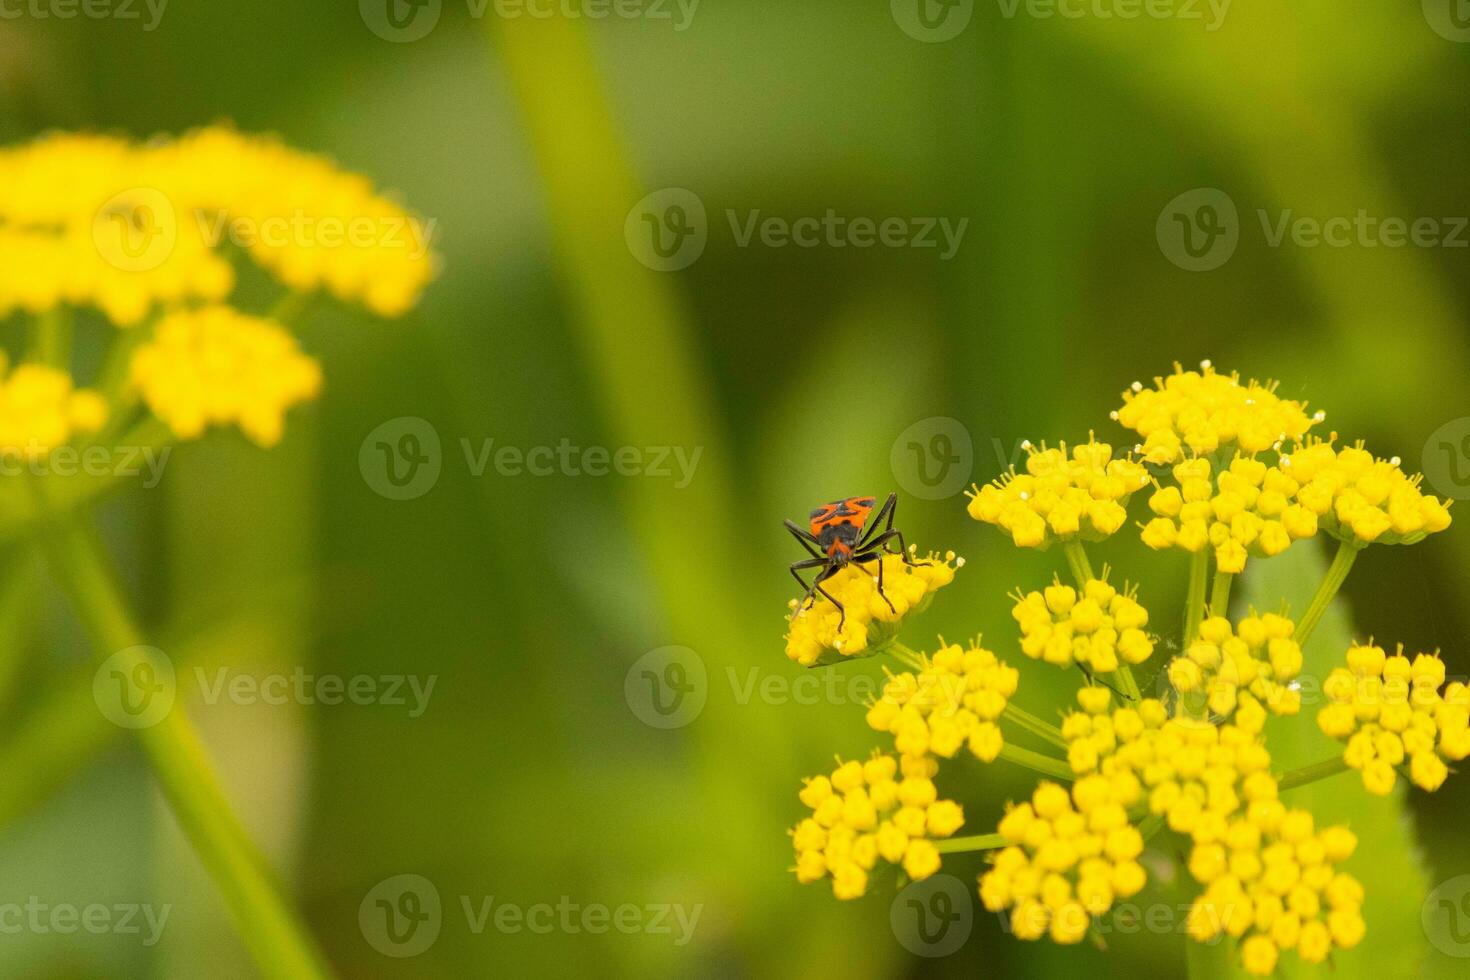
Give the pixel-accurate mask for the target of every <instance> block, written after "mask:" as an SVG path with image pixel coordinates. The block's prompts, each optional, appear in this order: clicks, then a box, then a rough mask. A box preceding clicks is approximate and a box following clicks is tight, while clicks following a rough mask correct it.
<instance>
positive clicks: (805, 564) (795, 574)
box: [791, 558, 827, 605]
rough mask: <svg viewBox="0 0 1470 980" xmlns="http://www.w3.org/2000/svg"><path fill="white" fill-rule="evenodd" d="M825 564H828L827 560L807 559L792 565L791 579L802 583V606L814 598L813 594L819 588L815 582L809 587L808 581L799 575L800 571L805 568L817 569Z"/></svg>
mask: <svg viewBox="0 0 1470 980" xmlns="http://www.w3.org/2000/svg"><path fill="white" fill-rule="evenodd" d="M825 564H827V560H826V559H825V558H807V559H804V560H802V561H794V562H792V563H791V577H792V578H794V579H796V581H798V582H800V583H801V588H802V593H803V594H802V597H801V601H802V605H805V604H806V601H807V600H808V599H810V598H811V597H812V593H813V592H814V591H815V590H816V587H817V586H816V583H815V582H813V583H812V584H811V585H808V584H807V582H806V579H804V578H802V577H801V575H800V574H799V571H800V570H801V569H803V568H816V567H817V566H818V565H825Z"/></svg>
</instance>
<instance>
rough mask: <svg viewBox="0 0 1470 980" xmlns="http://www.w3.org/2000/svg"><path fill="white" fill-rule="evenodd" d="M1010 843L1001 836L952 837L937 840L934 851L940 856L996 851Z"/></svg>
mask: <svg viewBox="0 0 1470 980" xmlns="http://www.w3.org/2000/svg"><path fill="white" fill-rule="evenodd" d="M1007 843H1009V842H1008V841H1007V840H1006V839H1005V838H1004V837H1002V836H1001V835H1000V834H975V835H973V836H971V837H951V838H950V839H949V840H937V841H935V842H934V849H935V850H936V851H938V852H939V853H940V854H962V853H964V852H966V851H994V850H997V849H999V848H1002V847H1005V846H1006V844H1007Z"/></svg>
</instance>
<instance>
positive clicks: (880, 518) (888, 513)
mask: <svg viewBox="0 0 1470 980" xmlns="http://www.w3.org/2000/svg"><path fill="white" fill-rule="evenodd" d="M897 509H898V494H896V493H890V494H889V495H888V499H887V500H885V501H883V506H882V507H879V508H878V512H877V513H876V514H874V515H873V516H872V517H871V518H869V520H868V525H867V531H866V540H864V541H862V542H860V543H859V544H858V546H857V550H858V551H867V550H868V549H869V548H870V547H871V546H872V543H873V540H874V539H875V538H877V537H878V536H879V535H882V534H887V533H888V532H889V531H892V530H893V515H894V513H895V512H896V511H897Z"/></svg>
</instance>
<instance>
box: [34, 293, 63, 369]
mask: <svg viewBox="0 0 1470 980" xmlns="http://www.w3.org/2000/svg"><path fill="white" fill-rule="evenodd" d="M71 344H72V319H71V310H69V309H68V308H66V307H65V306H56V307H53V308H52V309H49V310H47V311H46V312H45V313H42V314H41V315H40V316H38V317H36V318H35V319H33V320H32V321H31V341H30V350H29V351H27V359H28V360H31V361H35V362H37V363H39V364H46V365H48V366H50V367H54V368H61V369H62V370H67V369H68V368H69V367H70V365H71Z"/></svg>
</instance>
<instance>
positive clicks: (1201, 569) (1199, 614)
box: [1184, 548, 1210, 649]
mask: <svg viewBox="0 0 1470 980" xmlns="http://www.w3.org/2000/svg"><path fill="white" fill-rule="evenodd" d="M1209 574H1210V553H1209V551H1208V550H1206V549H1204V548H1201V549H1200V550H1199V551H1196V552H1195V553H1194V554H1193V555H1191V556H1190V558H1189V591H1188V592H1186V593H1185V596H1184V646H1185V648H1186V649H1188V647H1189V645H1190V644H1191V643H1193V642H1194V639H1195V637H1197V636H1199V624H1200V623H1202V622H1204V619H1205V585H1206V582H1205V579H1206V578H1207V577H1208V576H1209Z"/></svg>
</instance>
